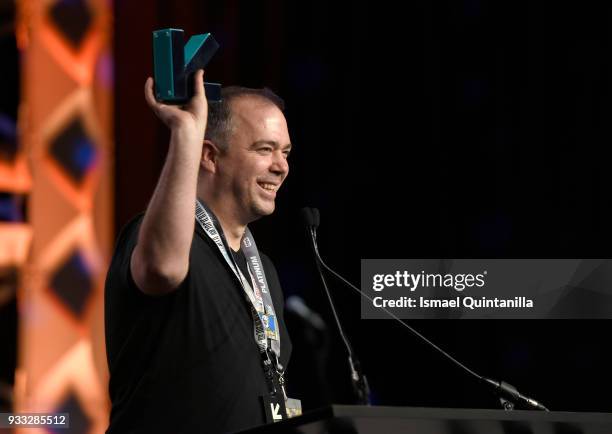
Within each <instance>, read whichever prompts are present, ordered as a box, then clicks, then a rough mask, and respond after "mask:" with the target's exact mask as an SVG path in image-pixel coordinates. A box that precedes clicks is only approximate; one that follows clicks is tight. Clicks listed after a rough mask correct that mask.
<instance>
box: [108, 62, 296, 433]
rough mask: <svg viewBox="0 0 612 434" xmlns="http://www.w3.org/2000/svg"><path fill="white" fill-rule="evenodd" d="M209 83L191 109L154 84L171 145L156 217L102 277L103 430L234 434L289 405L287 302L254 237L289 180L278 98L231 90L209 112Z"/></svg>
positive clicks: (147, 219) (200, 87) (130, 235)
mask: <svg viewBox="0 0 612 434" xmlns="http://www.w3.org/2000/svg"><path fill="white" fill-rule="evenodd" d="M203 74H204V73H203V71H198V72H197V73H196V75H195V80H194V85H195V95H194V96H193V98H192V99H191V100H190V101H189V102H188V104H187V105H186V106H185V107H182V108H181V107H178V106H170V105H165V104H161V103H159V102H157V101H156V100H155V98H154V96H153V80H152V79H151V78H149V79H148V80H147V82H146V84H145V99H146V101H147V103H148V104H149V106H150V107H151V109H152V110H153V112H154V113H155V114H156V115H157V116H158V117H159V118H160V119H161V120H162V121H163V122H164V123H165V124H166V125H167V126H168V127H169V128H170V130H171V138H170V145H169V149H168V154H167V157H166V161H165V163H164V167H163V169H162V172H161V175H160V178H159V181H158V183H157V186H156V188H155V192H154V193H153V197H152V198H151V201H150V203H149V205H148V207H147V210H146V212H145V213H144V216H140V217H138V218H136V219H135V220H133V221H131V222H130V223H129V224H128V225H127V226H126V227H125V228H124V229H123V231H122V233H121V235H120V237H119V240H118V242H117V247H116V250H115V254H114V256H113V259H112V262H111V265H110V268H109V272H108V275H107V280H106V289H105V319H106V345H107V353H108V363H109V370H110V383H109V391H110V397H111V401H112V410H111V416H110V426H109V429H108V431H107V432H108V433H141V432H142V433H157V432H160V433H162V432H163V433H170V432H172V433H200V432H202V433H204V432H205V433H216V432H227V431H234V430H239V429H244V428H248V427H250V426H255V425H260V424H263V423H265V422H266V418H265V413H264V410H265V409H266V408H268V407H270V408H274V405H275V404H279V403H280V404H281V407H282V404H283V403H284V399H283V396H284V394H283V392H284V391H283V387H282V383H283V368H284V367H285V366H286V364H287V362H288V359H289V355H290V352H291V343H290V341H289V337H288V334H287V330H286V328H285V325H284V321H283V316H282V307H283V297H282V293H281V289H280V284H279V281H278V276H277V274H276V270H275V268H274V266H273V264H272V262H271V261H270V259H269V258H267V257H266V256H265V255H263V254H260V253H259V252H258V251H257V247H256V245H255V243H254V240H253V238H252V235H251V234H250V232H249V231H248V228H247V224H248V223H250V222H252V221H254V220H256V219H258V218H260V217H262V216H264V215H269V214H271V213H272V212H273V211H274V207H275V197H276V192H277V191H278V189H279V188H280V186H281V184H282V183H283V181H284V180H285V178H286V177H287V174H288V173H289V166H288V163H287V157H288V155H289V152H290V150H291V142H290V139H289V132H288V129H287V122H286V120H285V117H284V115H283V113H282V101H280V99H279V98H278V97H276V96H275V95H274V94H272V93H271V92H270V91H261V90H253V89H245V88H227V89H225V90H224V91H223V92H222V97H223V102H222V103H211V104H210V107H209V105H208V103H207V101H206V97H205V94H204V81H203ZM207 123H208V125H207ZM196 199H197V200H196ZM245 254H246V256H245ZM262 266H263V267H262ZM270 400H272V402H270Z"/></svg>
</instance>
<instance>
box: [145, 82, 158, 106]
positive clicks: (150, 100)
mask: <svg viewBox="0 0 612 434" xmlns="http://www.w3.org/2000/svg"><path fill="white" fill-rule="evenodd" d="M144 93H145V100H146V101H147V104H149V105H150V106H151V107H152V108H156V107H157V101H156V100H155V95H153V78H152V77H149V78H147V81H145V88H144Z"/></svg>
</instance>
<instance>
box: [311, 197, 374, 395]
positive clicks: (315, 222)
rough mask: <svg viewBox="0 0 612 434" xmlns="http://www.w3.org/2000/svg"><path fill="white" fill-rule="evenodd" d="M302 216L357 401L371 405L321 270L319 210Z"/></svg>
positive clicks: (312, 209)
mask: <svg viewBox="0 0 612 434" xmlns="http://www.w3.org/2000/svg"><path fill="white" fill-rule="evenodd" d="M300 214H301V216H302V220H303V222H304V224H305V226H306V229H307V231H308V233H309V234H310V240H311V241H312V249H313V252H314V253H315V259H316V261H315V262H316V264H317V270H318V271H319V276H320V277H321V282H322V283H323V288H324V289H325V294H326V295H327V300H328V301H329V306H330V307H331V311H332V314H333V315H334V320H335V323H336V327H337V328H338V332H339V333H340V337H341V338H342V341H343V342H344V346H345V348H346V351H347V353H348V362H349V367H350V369H351V383H352V385H353V391H354V392H355V395H356V396H357V401H358V403H359V404H363V405H370V386H369V385H368V380H367V378H366V376H365V375H364V374H363V372H362V370H361V363H360V362H359V360H358V359H357V357H356V356H355V352H354V351H353V347H352V346H351V344H350V343H349V341H348V339H347V337H346V335H345V334H344V330H343V328H342V324H341V323H340V318H338V313H337V312H336V307H335V306H334V302H333V300H332V297H331V294H330V292H329V288H328V287H327V282H326V280H325V276H324V275H323V270H322V269H321V264H323V261H322V260H321V256H320V255H319V248H318V246H317V228H318V227H319V222H320V216H319V210H318V209H316V208H302V210H301V211H300ZM323 265H325V264H323ZM325 267H327V266H325Z"/></svg>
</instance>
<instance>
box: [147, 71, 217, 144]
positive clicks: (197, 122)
mask: <svg viewBox="0 0 612 434" xmlns="http://www.w3.org/2000/svg"><path fill="white" fill-rule="evenodd" d="M193 85H194V92H193V97H192V98H191V99H190V100H189V102H188V103H187V105H185V106H183V107H179V106H176V105H169V104H163V103H160V102H158V101H157V100H156V99H155V96H154V93H153V78H151V77H149V78H147V81H146V82H145V100H146V101H147V104H149V107H151V110H153V113H155V115H156V116H157V117H158V118H159V119H161V121H162V122H163V123H164V124H166V126H167V127H168V128H170V130H172V132H178V131H181V132H183V133H187V134H189V136H192V135H193V139H194V140H196V139H197V140H198V142H199V143H202V141H203V140H204V132H205V130H206V121H207V118H208V101H207V100H206V94H205V92H204V70H202V69H199V70H198V71H196V72H195V74H194V80H193Z"/></svg>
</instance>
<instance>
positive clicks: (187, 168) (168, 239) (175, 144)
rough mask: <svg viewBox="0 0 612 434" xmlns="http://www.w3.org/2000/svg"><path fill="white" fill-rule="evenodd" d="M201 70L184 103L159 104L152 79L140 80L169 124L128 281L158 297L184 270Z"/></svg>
mask: <svg viewBox="0 0 612 434" xmlns="http://www.w3.org/2000/svg"><path fill="white" fill-rule="evenodd" d="M203 75H204V72H203V71H202V70H200V71H198V72H197V73H196V74H195V80H194V86H195V94H194V96H193V98H192V99H191V100H190V101H189V103H188V104H187V105H186V106H184V107H179V106H172V105H166V104H161V103H159V102H157V101H156V100H155V97H154V95H153V79H152V78H150V77H149V78H148V79H147V81H146V83H145V99H146V101H147V103H148V104H149V106H150V107H151V109H152V110H153V112H154V113H155V114H156V115H157V117H159V118H160V119H161V120H162V122H163V123H164V124H166V126H168V128H170V131H171V136H170V145H169V148H168V155H167V156H166V161H165V163H164V167H163V169H162V172H161V175H160V177H159V180H158V182H157V186H156V187H155V191H154V193H153V197H152V198H151V201H150V202H149V205H148V207H147V210H146V212H145V215H144V219H143V221H142V224H141V226H140V231H139V233H138V243H137V244H136V247H135V248H134V251H133V252H132V258H131V263H130V269H131V272H132V277H133V279H134V282H135V283H136V285H137V286H138V288H140V290H141V291H143V292H144V293H146V294H150V295H162V294H165V293H168V292H170V291H173V290H175V289H177V288H178V286H179V285H180V284H181V282H182V281H183V279H184V278H185V276H186V275H187V271H188V269H189V250H190V248H191V242H192V239H193V231H194V224H195V200H196V187H197V179H198V170H199V165H200V158H201V153H202V142H203V140H204V133H205V130H206V121H207V115H208V103H207V101H206V96H205V94H204V78H203Z"/></svg>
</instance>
